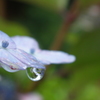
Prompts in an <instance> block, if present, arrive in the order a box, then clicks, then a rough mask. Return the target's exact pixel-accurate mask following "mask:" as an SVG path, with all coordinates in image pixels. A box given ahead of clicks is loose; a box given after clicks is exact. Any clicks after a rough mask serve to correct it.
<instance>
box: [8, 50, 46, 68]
mask: <svg viewBox="0 0 100 100" xmlns="http://www.w3.org/2000/svg"><path fill="white" fill-rule="evenodd" d="M9 52H10V53H11V54H12V55H13V56H15V57H16V58H17V59H19V60H20V61H21V62H23V63H24V64H26V65H27V66H28V67H35V68H42V69H45V67H44V65H42V64H41V63H40V62H39V61H38V60H37V59H36V58H35V57H33V56H32V55H31V54H28V53H26V52H25V51H23V50H20V49H9Z"/></svg>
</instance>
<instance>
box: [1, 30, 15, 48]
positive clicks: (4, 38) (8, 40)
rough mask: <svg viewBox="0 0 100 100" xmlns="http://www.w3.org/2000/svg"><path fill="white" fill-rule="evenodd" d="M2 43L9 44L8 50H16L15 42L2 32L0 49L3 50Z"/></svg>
mask: <svg viewBox="0 0 100 100" xmlns="http://www.w3.org/2000/svg"><path fill="white" fill-rule="evenodd" d="M2 41H7V42H8V43H9V45H8V47H7V48H16V44H15V43H14V41H13V40H12V39H11V38H10V37H9V36H8V35H7V34H5V33H4V32H2V31H0V48H2Z"/></svg>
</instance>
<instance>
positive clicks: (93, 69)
mask: <svg viewBox="0 0 100 100" xmlns="http://www.w3.org/2000/svg"><path fill="white" fill-rule="evenodd" d="M19 1H20V2H19ZM75 1H77V0H48V1H47V0H42V1H41V0H18V1H16V0H8V1H7V4H6V6H7V8H8V9H7V10H3V11H5V13H7V14H6V15H7V16H6V17H5V16H2V15H1V17H2V18H1V17H0V30H2V31H4V32H6V33H7V34H9V35H10V36H14V35H28V36H31V37H34V38H35V39H36V40H37V41H38V42H39V44H40V47H41V48H43V49H48V48H50V46H51V44H52V43H53V41H54V40H55V39H56V35H57V34H58V32H59V31H60V28H61V26H62V24H63V21H65V20H64V18H65V17H67V15H66V14H65V11H66V13H67V12H69V8H70V7H71V5H72V4H73V3H74V2H75ZM78 3H79V5H78V6H79V14H78V15H77V18H76V20H75V21H74V22H72V23H71V26H70V27H69V30H68V31H67V32H66V35H65V36H64V39H63V40H64V41H63V44H62V45H61V48H60V50H62V51H65V52H68V53H70V54H73V55H75V56H76V61H75V62H74V63H72V64H63V65H51V66H49V67H47V70H46V73H45V76H44V79H42V80H41V81H39V82H32V81H31V80H29V79H28V77H27V76H26V72H25V71H19V72H15V73H9V72H6V71H5V70H3V69H2V68H1V69H0V73H1V76H5V77H6V78H7V77H8V79H9V78H10V79H11V80H12V81H14V84H15V86H16V87H17V91H18V92H23V93H24V92H33V91H36V92H38V93H40V94H41V96H43V98H44V99H43V100H51V99H52V100H99V99H100V39H99V38H100V5H99V3H100V1H99V0H88V1H86V0H80V1H78ZM91 9H92V10H91ZM6 11H8V12H6ZM91 11H92V12H91Z"/></svg>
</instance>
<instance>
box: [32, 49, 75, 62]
mask: <svg viewBox="0 0 100 100" xmlns="http://www.w3.org/2000/svg"><path fill="white" fill-rule="evenodd" d="M34 56H35V57H36V58H37V59H38V60H39V61H41V62H43V63H44V64H47V63H48V62H49V63H52V64H60V63H72V62H74V61H75V59H76V58H75V56H73V55H69V54H68V53H65V52H62V51H50V50H41V51H38V52H35V54H34ZM46 62H47V63H46Z"/></svg>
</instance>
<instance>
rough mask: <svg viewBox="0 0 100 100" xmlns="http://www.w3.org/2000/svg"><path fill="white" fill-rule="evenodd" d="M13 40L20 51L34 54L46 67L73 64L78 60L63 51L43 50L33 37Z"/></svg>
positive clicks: (17, 37)
mask: <svg viewBox="0 0 100 100" xmlns="http://www.w3.org/2000/svg"><path fill="white" fill-rule="evenodd" d="M12 39H13V41H14V42H15V43H16V45H17V47H18V48H19V49H22V50H24V51H26V52H27V53H30V54H32V55H33V56H35V57H36V58H37V59H38V60H39V61H40V62H41V63H43V64H44V65H49V64H61V63H72V62H74V61H75V59H76V58H75V56H74V55H69V54H68V53H65V52H62V51H54V50H41V49H40V48H39V44H38V42H37V41H36V40H35V39H34V38H31V37H27V36H15V37H12Z"/></svg>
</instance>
